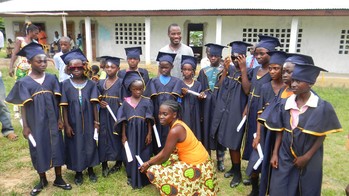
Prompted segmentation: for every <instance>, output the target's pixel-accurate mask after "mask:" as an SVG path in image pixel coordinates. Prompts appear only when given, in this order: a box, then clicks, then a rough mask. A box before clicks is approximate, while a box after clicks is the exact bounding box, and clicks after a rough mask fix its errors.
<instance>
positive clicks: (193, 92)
mask: <svg viewBox="0 0 349 196" xmlns="http://www.w3.org/2000/svg"><path fill="white" fill-rule="evenodd" d="M187 92H188V93H189V94H192V95H195V96H200V93H198V92H195V91H192V90H188V91H187ZM204 98H206V95H205V96H204Z"/></svg>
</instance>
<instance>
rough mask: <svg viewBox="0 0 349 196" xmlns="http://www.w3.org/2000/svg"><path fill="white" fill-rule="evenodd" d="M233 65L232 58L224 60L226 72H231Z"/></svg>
mask: <svg viewBox="0 0 349 196" xmlns="http://www.w3.org/2000/svg"><path fill="white" fill-rule="evenodd" d="M230 64H231V58H230V56H227V57H225V58H224V69H225V71H228V70H229V66H230Z"/></svg>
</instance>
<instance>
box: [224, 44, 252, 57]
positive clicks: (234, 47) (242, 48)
mask: <svg viewBox="0 0 349 196" xmlns="http://www.w3.org/2000/svg"><path fill="white" fill-rule="evenodd" d="M229 46H231V54H234V53H238V54H244V55H246V50H247V47H250V46H253V45H252V44H249V43H246V42H242V41H234V42H231V43H230V44H229Z"/></svg>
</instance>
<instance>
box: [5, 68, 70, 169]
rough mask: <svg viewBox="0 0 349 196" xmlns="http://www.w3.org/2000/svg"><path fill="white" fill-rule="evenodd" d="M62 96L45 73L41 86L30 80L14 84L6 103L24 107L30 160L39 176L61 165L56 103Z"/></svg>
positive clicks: (61, 139)
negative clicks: (28, 136)
mask: <svg viewBox="0 0 349 196" xmlns="http://www.w3.org/2000/svg"><path fill="white" fill-rule="evenodd" d="M57 96H61V91H60V86H59V83H58V80H57V78H56V76H54V75H51V74H48V73H45V79H44V82H43V83H42V84H41V85H40V84H39V83H37V82H36V81H34V80H33V79H32V78H31V77H30V76H25V77H24V78H22V79H20V80H19V81H17V82H16V83H15V85H14V86H13V88H12V90H11V91H10V93H9V95H8V96H7V98H6V102H9V103H13V104H17V105H23V107H25V111H26V118H27V123H28V126H29V128H30V130H31V134H32V135H33V138H34V139H35V141H36V147H33V145H32V144H31V142H29V140H28V143H29V150H30V157H31V160H32V163H33V166H34V168H35V169H36V170H37V172H38V173H43V172H46V171H47V170H49V169H50V168H51V167H56V166H62V165H64V161H65V160H64V142H63V135H62V131H60V130H58V116H59V115H58V112H59V108H58V100H57Z"/></svg>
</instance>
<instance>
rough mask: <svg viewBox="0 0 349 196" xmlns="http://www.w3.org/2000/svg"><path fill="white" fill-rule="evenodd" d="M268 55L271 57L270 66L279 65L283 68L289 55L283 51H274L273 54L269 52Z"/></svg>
mask: <svg viewBox="0 0 349 196" xmlns="http://www.w3.org/2000/svg"><path fill="white" fill-rule="evenodd" d="M267 53H268V55H269V56H270V60H269V65H270V64H278V65H281V66H283V64H284V63H285V60H286V58H287V53H286V52H283V51H272V52H267Z"/></svg>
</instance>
